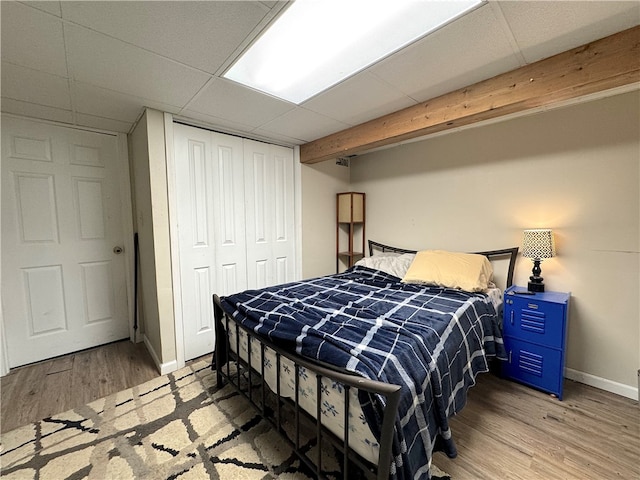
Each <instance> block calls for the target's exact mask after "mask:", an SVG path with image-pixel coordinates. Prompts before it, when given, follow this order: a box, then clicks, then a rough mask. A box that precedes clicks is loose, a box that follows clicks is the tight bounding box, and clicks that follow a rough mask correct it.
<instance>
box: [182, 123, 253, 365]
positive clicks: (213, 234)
mask: <svg viewBox="0 0 640 480" xmlns="http://www.w3.org/2000/svg"><path fill="white" fill-rule="evenodd" d="M174 148H175V170H176V178H175V183H176V197H177V215H178V219H177V224H172V228H177V229H178V243H179V247H178V248H179V255H180V259H179V264H180V279H181V285H180V287H181V303H182V319H183V337H184V352H185V360H190V359H192V358H196V357H199V356H201V355H204V354H206V353H209V352H212V351H213V347H214V344H215V343H214V342H215V330H214V323H213V305H212V295H213V294H214V293H217V294H218V295H228V294H230V293H234V292H238V291H241V290H244V289H246V288H247V279H246V254H245V252H246V245H245V228H244V224H245V218H244V183H243V155H242V151H243V146H242V139H241V138H238V137H234V136H230V135H222V134H218V133H214V132H210V131H208V130H203V129H199V128H194V127H188V126H184V125H179V124H174Z"/></svg>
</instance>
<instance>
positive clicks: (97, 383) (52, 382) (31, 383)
mask: <svg viewBox="0 0 640 480" xmlns="http://www.w3.org/2000/svg"><path fill="white" fill-rule="evenodd" d="M158 375H159V373H158V370H157V369H156V366H155V364H154V363H153V360H152V359H151V356H150V355H149V353H148V352H147V349H146V347H145V346H144V344H142V343H138V344H134V343H132V342H130V341H129V340H123V341H120V342H115V343H111V344H108V345H104V346H102V347H98V348H92V349H89V350H84V351H82V352H78V353H73V354H70V355H65V356H62V357H58V358H54V359H52V360H47V361H44V362H40V363H36V364H32V365H27V366H24V367H19V368H16V369H12V370H11V371H10V372H9V374H8V375H6V376H4V377H2V378H1V379H0V390H1V401H2V404H1V407H2V408H1V410H2V415H1V417H0V422H1V423H0V431H2V432H7V431H9V430H13V429H14V428H16V427H20V426H22V425H26V424H28V423H31V422H35V421H37V420H41V419H43V418H46V417H48V416H50V415H54V414H56V413H61V412H65V411H67V410H70V409H72V408H75V407H78V406H80V405H84V404H85V403H88V402H91V401H93V400H96V399H98V398H101V397H104V396H107V395H110V394H112V393H116V392H119V391H120V390H124V389H126V388H131V387H133V386H135V385H139V384H140V383H143V382H146V381H147V380H151V379H152V378H155V377H157V376H158Z"/></svg>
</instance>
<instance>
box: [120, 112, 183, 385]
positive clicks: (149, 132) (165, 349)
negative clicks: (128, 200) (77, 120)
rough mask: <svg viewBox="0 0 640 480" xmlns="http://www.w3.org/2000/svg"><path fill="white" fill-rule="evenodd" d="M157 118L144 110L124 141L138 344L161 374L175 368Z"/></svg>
mask: <svg viewBox="0 0 640 480" xmlns="http://www.w3.org/2000/svg"><path fill="white" fill-rule="evenodd" d="M164 145H165V141H164V117H163V114H162V112H159V111H157V110H151V109H147V110H146V111H145V113H144V115H143V116H142V118H141V119H140V121H139V122H138V124H137V125H136V128H135V129H134V131H133V132H132V134H131V135H130V136H129V149H130V159H131V169H132V176H131V177H132V189H133V199H134V219H135V228H136V231H137V232H138V241H139V247H140V260H139V262H140V280H139V283H138V288H139V294H140V297H139V298H140V302H139V303H140V307H141V317H142V328H143V335H144V341H145V344H146V345H147V348H148V349H149V353H150V354H151V356H152V357H153V360H154V362H155V363H156V365H157V367H158V369H159V370H160V372H161V373H168V372H170V371H172V370H175V368H176V367H177V360H176V340H175V321H174V315H173V287H172V277H171V252H170V240H169V204H168V197H167V172H166V155H165V149H164Z"/></svg>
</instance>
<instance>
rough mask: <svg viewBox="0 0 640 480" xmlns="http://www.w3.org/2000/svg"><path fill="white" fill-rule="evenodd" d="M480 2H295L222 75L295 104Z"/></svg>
mask: <svg viewBox="0 0 640 480" xmlns="http://www.w3.org/2000/svg"><path fill="white" fill-rule="evenodd" d="M481 3H483V1H482V0H442V1H431V0H394V1H390V0H296V1H295V2H293V4H292V5H291V6H290V7H289V8H287V10H286V11H285V12H284V13H283V14H282V15H281V16H280V17H279V18H278V19H277V20H276V21H275V22H274V23H273V24H272V25H271V26H270V27H269V29H267V30H266V31H265V32H264V34H263V35H262V36H260V38H259V39H258V40H257V41H256V42H255V43H254V44H253V45H252V46H251V47H250V48H249V49H248V50H247V51H246V52H245V53H244V54H243V55H242V56H241V57H240V58H239V59H238V61H237V62H236V63H235V64H234V65H232V66H231V68H230V69H229V70H228V71H227V72H226V73H225V74H224V77H225V78H228V79H230V80H233V81H235V82H238V83H241V84H243V85H246V86H248V87H251V88H254V89H256V90H260V91H262V92H265V93H268V94H270V95H273V96H276V97H278V98H282V99H284V100H288V101H290V102H293V103H296V104H300V103H302V102H304V101H305V100H307V99H308V98H310V97H312V96H314V95H316V94H317V93H319V92H322V91H323V90H326V89H327V88H329V87H331V86H332V85H335V84H337V83H339V82H340V81H342V80H344V79H345V78H347V77H349V76H351V75H353V74H354V73H357V72H359V71H361V70H363V69H364V68H366V67H368V66H369V65H372V64H374V63H375V62H377V61H378V60H380V59H382V58H384V57H386V56H388V55H389V54H391V53H393V52H395V51H397V50H399V49H401V48H403V47H405V46H406V45H408V44H410V43H412V42H414V41H415V40H417V39H419V38H421V37H424V36H425V35H427V34H428V33H430V32H432V31H434V30H436V29H438V28H439V27H441V26H442V25H445V24H446V23H449V22H451V21H452V20H454V19H456V18H458V17H460V16H462V15H464V14H465V13H467V12H469V11H471V10H472V9H474V8H475V7H477V6H478V5H480V4H481ZM425 61H428V59H425Z"/></svg>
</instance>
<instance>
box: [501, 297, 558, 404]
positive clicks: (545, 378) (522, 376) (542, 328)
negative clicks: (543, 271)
mask: <svg viewBox="0 0 640 480" xmlns="http://www.w3.org/2000/svg"><path fill="white" fill-rule="evenodd" d="M525 290H526V288H524V287H518V286H512V287H509V288H508V289H507V290H505V292H504V317H503V335H504V343H505V348H506V350H507V355H508V362H507V363H506V364H505V365H504V366H503V371H502V372H503V375H504V376H505V377H506V378H509V379H512V380H515V381H517V382H521V383H524V384H526V385H529V386H531V387H534V388H537V389H540V390H543V391H545V392H549V393H552V394H554V395H556V396H557V397H558V398H559V399H560V400H562V384H563V380H564V363H565V349H566V344H567V326H568V323H569V298H570V297H571V294H570V293H562V292H539V293H535V294H533V295H518V294H516V293H514V292H522V291H525Z"/></svg>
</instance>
